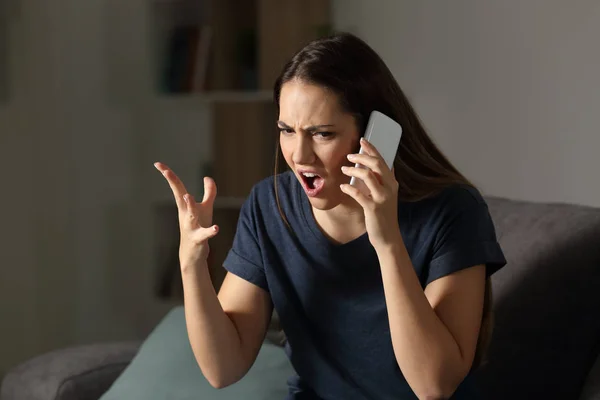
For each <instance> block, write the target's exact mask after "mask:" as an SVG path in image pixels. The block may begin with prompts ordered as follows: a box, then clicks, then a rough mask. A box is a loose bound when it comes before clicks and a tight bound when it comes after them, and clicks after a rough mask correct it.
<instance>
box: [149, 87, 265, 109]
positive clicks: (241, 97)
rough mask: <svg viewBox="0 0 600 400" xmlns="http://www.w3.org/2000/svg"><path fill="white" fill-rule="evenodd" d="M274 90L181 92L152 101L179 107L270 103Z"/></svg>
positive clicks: (157, 103) (157, 97)
mask: <svg viewBox="0 0 600 400" xmlns="http://www.w3.org/2000/svg"><path fill="white" fill-rule="evenodd" d="M272 101H273V92H271V91H268V90H261V91H233V90H231V91H230V90H219V91H214V92H206V93H181V94H173V95H168V94H165V95H161V96H155V97H154V98H153V99H152V100H151V102H152V103H153V104H155V105H176V106H177V107H195V106H197V105H198V104H204V105H209V104H213V103H270V102H272Z"/></svg>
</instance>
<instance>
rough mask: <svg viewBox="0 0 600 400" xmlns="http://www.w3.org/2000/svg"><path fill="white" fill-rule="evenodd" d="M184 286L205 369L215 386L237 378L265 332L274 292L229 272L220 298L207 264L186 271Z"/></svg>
mask: <svg viewBox="0 0 600 400" xmlns="http://www.w3.org/2000/svg"><path fill="white" fill-rule="evenodd" d="M205 264H206V263H205ZM183 290H184V303H185V318H186V324H187V331H188V337H189V339H190V344H191V347H192V350H193V352H194V355H195V357H196V361H197V362H198V365H199V366H200V369H201V370H202V373H203V374H204V376H205V377H206V379H207V380H208V381H209V382H210V384H211V385H212V386H214V387H216V388H223V387H225V386H228V385H231V384H233V383H235V382H237V381H238V380H239V379H241V378H242V377H243V376H244V375H245V374H246V373H247V372H248V370H249V369H250V367H251V366H252V364H253V363H254V361H255V360H256V356H257V355H258V351H259V350H260V346H261V344H262V341H263V340H264V337H265V335H266V331H267V326H268V324H269V320H270V318H271V313H272V309H273V307H272V304H271V298H270V296H269V294H268V293H267V292H265V291H264V290H263V289H261V288H259V287H257V286H255V285H253V284H252V283H249V282H247V281H245V280H243V279H242V278H239V277H237V276H235V275H233V274H231V273H228V274H227V276H226V277H225V280H224V281H223V284H222V286H221V290H220V292H219V295H218V297H217V295H216V293H215V290H214V288H213V286H212V283H211V280H210V277H209V272H208V268H207V266H206V265H203V266H201V267H200V268H190V269H189V270H188V271H186V272H184V273H183Z"/></svg>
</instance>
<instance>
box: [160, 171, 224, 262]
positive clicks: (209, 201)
mask: <svg viewBox="0 0 600 400" xmlns="http://www.w3.org/2000/svg"><path fill="white" fill-rule="evenodd" d="M154 166H155V167H156V169H157V170H158V171H160V172H161V173H162V174H163V176H164V177H165V179H166V180H167V182H168V183H169V186H170V187H171V190H172V191H173V196H174V197H175V203H176V204H177V213H178V216H179V231H180V241H179V262H180V266H181V268H182V270H183V269H189V268H196V267H197V266H198V265H200V264H201V263H202V262H205V261H206V259H207V257H208V252H209V246H208V240H209V239H210V238H212V237H214V236H215V235H216V234H217V233H218V231H219V228H218V226H217V225H213V224H212V218H213V206H214V202H215V197H216V196H217V185H216V184H215V181H214V180H212V179H211V178H208V177H205V178H204V198H203V199H202V202H200V203H198V202H196V200H195V199H194V196H192V195H191V194H189V193H188V192H187V189H186V188H185V186H184V185H183V182H181V180H180V179H179V178H178V177H177V175H176V174H175V172H173V171H172V170H171V169H170V168H169V167H167V166H166V165H165V164H163V163H160V162H157V163H154Z"/></svg>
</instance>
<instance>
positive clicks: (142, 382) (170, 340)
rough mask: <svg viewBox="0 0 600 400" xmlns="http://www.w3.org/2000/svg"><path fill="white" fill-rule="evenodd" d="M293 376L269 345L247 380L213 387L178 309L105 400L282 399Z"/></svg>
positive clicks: (285, 361)
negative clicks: (218, 387) (222, 386)
mask: <svg viewBox="0 0 600 400" xmlns="http://www.w3.org/2000/svg"><path fill="white" fill-rule="evenodd" d="M293 374H294V370H293V368H292V366H291V364H290V363H289V361H288V359H287V357H286V355H285V353H284V350H283V349H282V348H281V347H278V346H275V345H273V344H269V343H265V344H263V346H262V348H261V350H260V352H259V355H258V357H257V359H256V362H255V363H254V365H253V366H252V368H251V369H250V371H248V373H247V374H246V376H245V377H244V378H242V379H241V380H240V381H238V382H237V383H235V384H233V385H231V386H229V387H226V388H224V389H214V388H213V387H212V386H211V385H210V384H209V383H208V381H207V380H206V379H205V378H204V377H203V375H202V372H201V370H200V368H199V367H198V365H197V363H196V360H195V358H194V355H193V353H192V349H191V347H190V344H189V341H188V337H187V332H186V326H185V316H184V310H183V307H181V306H180V307H176V308H174V309H173V310H171V311H170V312H169V314H168V315H167V316H166V317H165V318H164V319H163V320H162V321H161V322H160V323H159V324H158V326H157V327H156V328H155V329H154V331H153V332H152V333H151V334H150V335H149V336H148V338H147V339H146V340H145V341H144V343H143V344H142V346H141V348H140V351H139V352H138V354H137V355H136V356H135V358H134V359H133V360H132V362H131V364H130V365H129V366H128V367H127V368H126V369H125V371H124V372H123V374H122V375H121V376H120V377H119V378H118V379H117V380H116V381H115V383H114V384H113V385H112V387H111V388H110V389H109V390H108V392H106V393H105V394H104V395H103V396H102V398H101V400H117V399H119V400H121V399H128V400H138V399H139V400H142V399H143V400H159V399H160V400H162V399H165V400H166V399H169V400H183V399H194V400H226V399H240V398H244V399H257V400H258V399H260V400H268V399H277V400H281V399H283V398H285V396H286V394H287V384H286V381H287V379H288V378H289V377H290V376H291V375H293Z"/></svg>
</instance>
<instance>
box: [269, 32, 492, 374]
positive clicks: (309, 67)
mask: <svg viewBox="0 0 600 400" xmlns="http://www.w3.org/2000/svg"><path fill="white" fill-rule="evenodd" d="M293 79H298V80H301V81H302V82H305V83H310V84H314V85H318V86H321V87H324V88H327V89H328V90H330V91H332V92H333V93H336V94H337V96H338V99H339V101H340V105H341V107H342V109H343V110H344V111H345V112H347V113H349V114H351V115H353V116H354V118H355V121H356V124H357V127H358V129H359V132H363V133H364V131H365V129H366V124H367V122H368V117H369V115H370V114H371V111H373V110H377V111H380V112H382V113H383V114H385V115H387V116H389V117H390V118H392V119H393V120H395V121H396V122H398V123H399V124H400V125H401V126H402V129H403V133H402V140H401V141H400V146H399V149H398V152H397V153H396V158H395V159H394V172H395V177H396V180H397V181H398V184H399V188H398V199H399V200H402V201H407V202H414V201H419V200H423V199H426V198H429V197H432V196H435V195H436V194H438V193H439V192H440V191H442V190H443V189H445V188H447V187H448V186H451V185H455V184H462V185H469V186H474V185H473V184H472V183H471V182H470V181H469V180H467V178H465V177H464V176H463V175H462V174H461V173H460V172H459V171H458V170H457V169H456V168H455V167H454V166H453V165H452V163H450V161H449V160H448V159H447V158H446V157H445V156H444V154H442V152H441V151H440V150H439V149H438V148H437V146H436V145H435V144H434V142H433V141H432V140H431V138H430V137H429V136H428V135H427V132H426V131H425V128H424V126H423V124H422V123H421V121H420V119H419V117H418V115H417V113H416V112H415V110H414V108H413V107H412V105H411V104H410V102H409V100H408V98H407V97H406V95H405V94H404V92H403V91H402V89H401V88H400V85H399V84H398V82H397V81H396V79H395V78H394V76H393V75H392V73H391V72H390V70H389V69H388V67H387V66H386V65H385V63H384V62H383V60H382V59H381V57H379V55H378V54H377V53H376V52H375V51H374V50H373V49H372V48H371V47H370V46H369V45H368V44H366V43H365V42H364V41H363V40H361V39H360V38H358V37H356V36H355V35H352V34H350V33H335V34H333V35H331V36H329V37H326V38H321V39H317V40H314V41H312V42H310V43H309V44H308V45H306V46H305V47H304V48H302V49H301V50H300V51H299V52H297V53H296V54H295V55H294V56H293V57H292V59H291V60H290V61H289V62H288V63H287V64H286V65H285V66H284V68H283V70H282V72H281V75H280V76H279V78H278V79H277V80H276V82H275V87H274V100H275V106H276V112H277V114H279V97H280V94H281V87H282V86H283V84H285V83H286V82H288V81H290V80H293ZM276 147H277V150H276V155H275V194H276V196H277V205H278V207H279V212H280V214H281V216H282V218H283V220H284V221H285V222H286V224H287V225H288V226H289V224H288V222H287V219H286V217H285V215H284V213H283V211H282V209H281V206H280V204H279V195H278V191H277V175H278V173H279V172H280V171H281V170H280V161H279V160H280V157H281V152H280V149H279V143H277V146H276ZM491 299H492V298H491V282H490V279H489V278H488V279H487V280H486V285H485V299H484V305H483V308H484V310H483V318H482V324H481V329H480V334H479V339H478V344H477V350H476V354H475V360H474V363H473V365H474V366H478V365H480V364H481V362H482V361H483V358H484V353H485V350H486V349H487V346H488V344H489V341H490V338H491V330H492V320H493V316H492V307H491Z"/></svg>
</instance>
